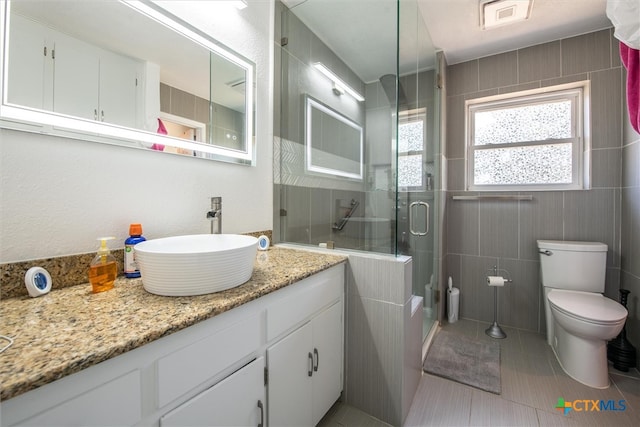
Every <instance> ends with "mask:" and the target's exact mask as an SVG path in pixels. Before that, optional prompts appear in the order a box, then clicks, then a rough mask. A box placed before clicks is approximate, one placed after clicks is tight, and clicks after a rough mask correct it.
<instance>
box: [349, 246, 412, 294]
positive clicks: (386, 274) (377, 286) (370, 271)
mask: <svg viewBox="0 0 640 427" xmlns="http://www.w3.org/2000/svg"><path fill="white" fill-rule="evenodd" d="M412 269H413V266H412V260H411V257H407V256H402V255H400V256H398V257H395V256H393V255H382V254H380V255H378V254H373V255H367V256H359V255H357V254H354V255H350V256H349V271H348V273H349V274H351V277H348V278H347V293H349V294H351V295H354V296H357V297H360V298H370V299H374V300H377V301H382V302H387V303H391V304H401V305H402V304H406V303H407V302H408V301H409V299H410V298H411V294H412V289H411V280H403V278H409V279H411V278H412V274H413V271H412Z"/></svg>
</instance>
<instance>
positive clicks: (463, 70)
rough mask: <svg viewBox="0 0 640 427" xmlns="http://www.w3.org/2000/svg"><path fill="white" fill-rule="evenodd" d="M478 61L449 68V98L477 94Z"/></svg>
mask: <svg viewBox="0 0 640 427" xmlns="http://www.w3.org/2000/svg"><path fill="white" fill-rule="evenodd" d="M478 90H479V86H478V61H477V60H474V61H468V62H462V63H460V64H455V65H450V66H449V67H448V68H447V96H453V95H460V94H464V93H471V92H477V91H478Z"/></svg>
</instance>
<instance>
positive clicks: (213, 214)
mask: <svg viewBox="0 0 640 427" xmlns="http://www.w3.org/2000/svg"><path fill="white" fill-rule="evenodd" d="M207 219H208V220H209V221H211V234H222V197H212V198H211V210H210V211H209V212H207ZM214 223H215V226H214Z"/></svg>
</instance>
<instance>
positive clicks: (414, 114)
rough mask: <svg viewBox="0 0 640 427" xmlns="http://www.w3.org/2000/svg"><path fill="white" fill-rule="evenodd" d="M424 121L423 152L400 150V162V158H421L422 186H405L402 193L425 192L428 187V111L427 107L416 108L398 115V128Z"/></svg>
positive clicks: (401, 189) (401, 188)
mask: <svg viewBox="0 0 640 427" xmlns="http://www.w3.org/2000/svg"><path fill="white" fill-rule="evenodd" d="M418 120H419V121H422V123H423V128H422V150H414V151H400V150H398V160H399V159H400V157H408V156H417V155H420V156H421V162H420V175H421V176H422V184H421V185H419V186H414V185H412V186H404V187H400V188H399V191H400V192H410V191H424V190H425V189H426V187H427V182H426V181H427V180H426V176H425V174H426V172H425V169H426V168H425V163H426V155H427V109H426V108H425V107H421V108H415V109H411V110H406V111H400V112H399V113H398V128H399V127H400V125H401V124H406V123H412V122H415V121H418Z"/></svg>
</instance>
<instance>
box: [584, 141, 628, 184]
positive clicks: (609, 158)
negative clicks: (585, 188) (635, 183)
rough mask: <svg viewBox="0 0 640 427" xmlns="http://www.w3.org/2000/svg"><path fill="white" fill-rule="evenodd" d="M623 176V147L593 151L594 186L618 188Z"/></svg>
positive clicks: (592, 180) (592, 176)
mask: <svg viewBox="0 0 640 427" xmlns="http://www.w3.org/2000/svg"><path fill="white" fill-rule="evenodd" d="M621 178H622V149H621V148H608V149H602V150H593V151H592V152H591V186H592V188H618V187H620V182H621Z"/></svg>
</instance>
